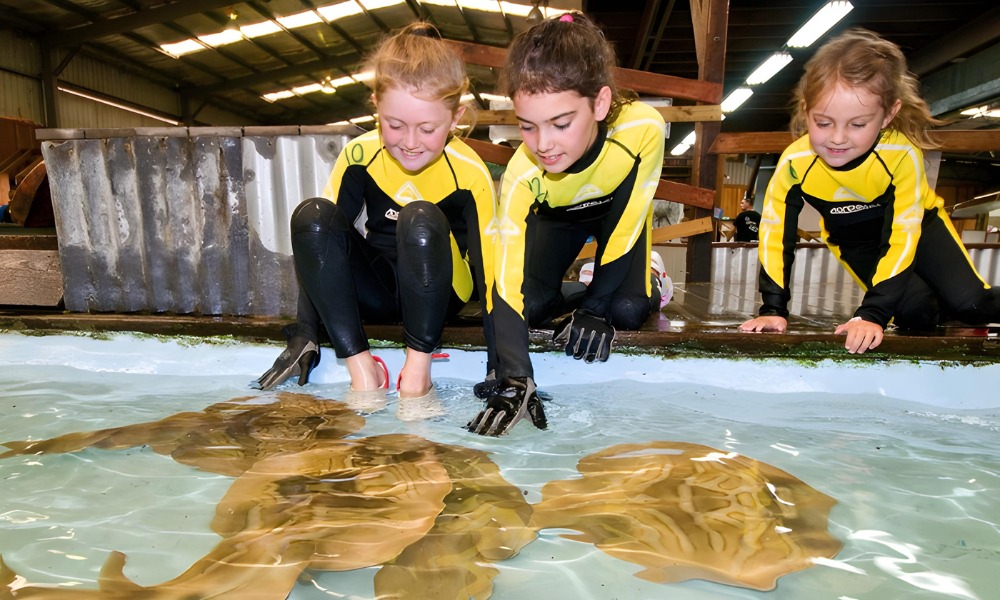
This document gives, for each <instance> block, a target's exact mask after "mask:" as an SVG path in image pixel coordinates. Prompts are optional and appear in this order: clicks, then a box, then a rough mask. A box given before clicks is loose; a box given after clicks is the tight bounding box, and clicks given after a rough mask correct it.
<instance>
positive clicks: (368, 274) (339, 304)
mask: <svg viewBox="0 0 1000 600" xmlns="http://www.w3.org/2000/svg"><path fill="white" fill-rule="evenodd" d="M291 230H292V231H291V233H292V253H293V257H294V260H295V272H296V275H297V276H298V280H299V303H298V311H299V314H298V318H299V322H300V323H306V324H308V325H309V326H311V327H313V328H314V329H315V330H318V328H319V327H320V326H321V324H322V326H325V328H326V331H327V334H328V335H329V337H330V341H331V343H332V345H333V348H334V350H335V351H336V354H337V357H338V358H347V357H349V356H354V355H355V354H358V353H360V352H364V351H365V350H368V349H369V345H368V337H367V336H366V335H365V332H364V327H363V326H362V318H365V319H368V320H373V321H383V322H392V321H398V320H399V314H400V312H399V303H398V294H397V292H396V275H395V269H394V266H393V264H392V262H391V261H389V260H388V259H387V258H386V257H385V256H383V255H382V254H381V253H380V252H378V251H377V250H376V249H374V248H373V247H371V246H370V245H369V244H368V243H367V242H366V241H365V240H364V238H363V237H362V236H361V234H360V233H358V231H357V230H356V229H355V228H354V227H352V226H351V224H350V222H349V221H348V219H347V216H346V215H345V214H344V213H343V211H341V210H340V208H339V207H338V206H337V205H336V204H333V203H332V202H330V201H328V200H326V199H324V198H311V199H309V200H305V201H303V202H302V203H301V204H299V206H298V207H296V209H295V212H293V213H292V218H291Z"/></svg>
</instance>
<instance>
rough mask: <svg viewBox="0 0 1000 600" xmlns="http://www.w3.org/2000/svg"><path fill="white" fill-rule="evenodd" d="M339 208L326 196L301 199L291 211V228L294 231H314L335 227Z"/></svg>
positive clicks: (294, 232) (293, 232)
mask: <svg viewBox="0 0 1000 600" xmlns="http://www.w3.org/2000/svg"><path fill="white" fill-rule="evenodd" d="M339 214H340V209H338V208H337V205H336V204H334V203H333V202H330V201H329V200H327V199H326V198H309V199H308V200H303V201H302V202H300V203H299V205H298V206H296V207H295V210H294V211H293V212H292V218H291V230H292V235H294V234H296V233H306V232H308V233H316V232H320V231H328V230H331V229H335V228H336V227H337V224H338V222H339V221H340V219H338V218H337V217H338V215H339Z"/></svg>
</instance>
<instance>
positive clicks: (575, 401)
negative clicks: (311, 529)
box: [0, 333, 1000, 600]
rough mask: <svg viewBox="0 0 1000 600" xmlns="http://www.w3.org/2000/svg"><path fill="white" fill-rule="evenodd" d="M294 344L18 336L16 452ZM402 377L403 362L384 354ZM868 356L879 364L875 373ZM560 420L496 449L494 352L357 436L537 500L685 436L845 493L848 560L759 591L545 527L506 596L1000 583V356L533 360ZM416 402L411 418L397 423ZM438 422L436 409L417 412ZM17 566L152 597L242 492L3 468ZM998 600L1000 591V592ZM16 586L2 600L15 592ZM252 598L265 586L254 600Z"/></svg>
mask: <svg viewBox="0 0 1000 600" xmlns="http://www.w3.org/2000/svg"><path fill="white" fill-rule="evenodd" d="M278 351H280V349H279V348H276V347H275V346H266V345H252V344H238V343H235V342H232V341H225V340H216V341H214V342H213V343H201V342H199V341H197V340H191V339H157V338H150V337H133V336H109V337H107V338H103V339H94V338H91V337H87V336H66V335H47V336H26V335H21V334H16V333H0V364H3V365H4V367H3V368H2V371H0V389H2V390H3V392H2V400H0V442H4V441H11V440H28V439H31V440H39V439H45V438H51V437H55V436H59V435H62V434H67V433H72V432H85V431H93V430H98V429H102V428H108V427H117V426H124V425H131V424H136V423H144V422H149V421H156V420H158V419H162V418H165V417H168V416H170V415H174V414H176V413H181V412H184V411H201V410H202V409H204V408H206V407H208V406H210V405H213V404H216V403H219V402H223V401H227V400H230V399H232V398H236V397H242V396H247V395H260V394H262V393H261V392H257V391H255V390H251V389H249V387H248V384H249V382H250V381H251V380H252V379H254V378H255V377H256V376H258V375H259V374H260V373H261V372H262V371H263V370H265V369H266V368H267V367H268V366H269V365H270V364H271V362H272V361H273V359H274V358H275V356H276V354H277V353H278ZM378 353H379V354H380V355H381V356H383V357H384V358H385V359H386V362H387V363H388V365H389V368H390V372H391V373H392V374H393V377H394V376H395V373H398V370H399V367H400V366H401V364H402V359H403V355H402V352H401V351H399V350H396V349H386V350H382V351H379V352H378ZM332 358H333V355H332V352H328V353H326V354H325V355H324V360H323V362H322V363H321V365H320V368H319V370H318V371H317V372H316V373H315V375H314V377H313V383H311V384H310V385H309V386H307V387H305V388H298V387H297V386H294V385H290V386H287V387H286V388H285V389H287V390H288V391H303V392H308V393H310V394H315V395H317V396H319V397H323V398H342V397H344V394H345V392H346V388H347V384H346V369H344V368H343V366H342V365H339V364H337V363H336V361H334V360H333V359H332ZM860 365H864V366H860ZM535 366H536V373H537V374H538V380H539V381H538V384H539V386H540V388H541V389H542V390H543V391H544V392H546V393H547V394H548V395H549V396H551V400H550V401H548V402H547V403H546V412H547V415H548V419H549V429H548V430H547V431H544V432H543V431H538V430H536V429H534V428H533V427H532V426H531V425H530V424H529V423H528V422H527V421H525V422H522V423H521V424H520V425H519V426H518V427H516V428H515V430H514V431H513V432H512V433H511V434H510V435H508V436H506V437H504V438H500V439H492V438H482V437H479V436H475V435H472V434H469V433H467V432H466V431H464V429H463V427H462V426H463V425H464V424H465V423H466V422H467V421H468V420H469V419H470V418H471V417H472V416H473V415H474V414H475V413H476V412H477V411H478V408H479V405H480V403H479V401H477V400H475V398H473V397H472V395H471V390H470V386H471V383H472V382H473V381H475V380H476V378H477V377H479V376H480V375H481V374H482V371H483V364H482V355H481V354H480V353H469V352H464V351H451V358H450V359H449V360H447V361H440V362H436V363H435V366H434V370H435V378H436V379H437V381H438V398H439V400H440V404H439V405H436V406H432V407H423V408H421V410H428V409H437V411H438V412H440V414H438V415H437V416H434V417H432V418H428V419H416V420H401V419H400V416H402V417H404V419H411V418H412V417H413V413H412V412H408V411H411V409H412V407H408V406H402V407H401V406H399V404H398V402H397V401H396V398H395V395H394V394H389V396H388V398H387V404H386V406H385V407H384V408H383V409H381V410H377V411H375V412H373V413H371V414H366V415H365V419H366V421H365V424H364V427H363V429H362V430H361V431H359V432H358V433H356V434H355V435H354V437H358V436H377V435H381V434H390V433H408V434H412V435H415V436H420V437H422V438H426V439H429V440H433V441H435V442H440V443H442V444H451V445H455V446H462V447H467V448H472V449H476V450H483V451H486V452H489V453H490V457H491V459H492V460H493V462H495V463H496V464H497V465H498V466H499V468H500V471H501V472H502V474H503V476H504V478H506V480H507V481H508V482H510V483H511V484H513V485H514V486H516V487H517V488H518V489H520V490H521V491H522V492H523V493H524V497H525V499H526V500H527V501H528V502H531V503H536V502H538V501H540V500H541V489H542V486H543V485H544V484H546V483H547V482H550V481H553V480H557V479H571V478H573V477H574V476H576V473H577V471H576V465H577V461H579V460H580V459H581V458H583V457H584V456H586V455H589V454H592V453H595V452H598V451H601V450H603V449H605V448H608V447H610V446H614V445H616V444H621V443H637V442H638V443H642V442H652V441H660V440H663V441H677V442H690V443H695V444H702V445H705V446H710V447H713V448H717V449H719V450H721V451H724V452H736V453H739V454H741V455H743V456H747V457H751V458H753V459H756V460H758V461H761V462H763V463H767V464H769V465H772V466H774V467H776V468H778V469H781V470H783V471H786V472H788V473H790V474H791V475H793V476H795V477H797V478H798V479H800V480H802V481H803V482H805V483H806V484H808V485H810V486H812V487H813V488H815V489H816V490H819V491H821V492H823V493H824V494H827V495H829V496H832V497H833V498H835V499H836V500H837V504H836V505H835V506H834V507H833V509H832V510H831V512H830V522H829V531H830V532H831V533H832V534H833V535H834V536H835V537H836V538H838V539H839V540H840V541H841V542H843V544H844V546H843V549H842V550H841V551H840V552H839V554H837V555H836V557H835V558H833V559H831V560H821V561H818V563H817V564H815V565H814V566H812V567H810V568H807V569H805V570H801V571H797V572H794V573H791V574H788V575H786V576H784V577H781V578H780V579H779V580H778V585H777V588H776V589H775V590H773V591H770V592H759V591H753V590H748V589H744V588H739V587H734V586H728V585H722V584H718V583H711V582H707V581H700V580H693V581H686V582H681V583H669V584H660V583H652V582H648V581H644V580H641V579H639V578H636V577H635V576H634V574H635V573H637V572H638V571H640V570H641V569H640V568H639V567H638V566H637V565H634V564H631V563H629V562H625V561H622V560H618V559H616V558H614V557H612V556H609V555H608V554H606V553H604V552H601V551H600V550H598V549H596V548H595V547H594V545H592V544H588V543H582V542H577V541H572V540H568V539H565V538H564V537H563V536H561V535H560V534H561V533H565V531H560V530H555V529H543V530H542V531H541V532H540V533H539V536H538V538H537V539H536V540H534V541H533V542H531V543H528V544H527V545H526V546H525V547H524V548H523V549H521V551H520V552H519V553H518V554H517V555H516V556H514V557H513V558H510V559H507V560H502V561H498V562H496V563H494V564H493V566H494V567H495V568H497V569H498V570H499V574H498V575H497V576H496V578H495V579H494V580H493V585H494V593H493V596H492V597H493V598H499V599H510V598H518V599H524V598H545V599H546V600H558V599H564V598H565V599H567V600H569V599H572V600H587V599H595V600H597V599H611V598H630V599H635V598H666V597H669V598H680V599H686V598H757V597H764V596H766V597H774V598H810V599H820V598H835V599H851V598H856V599H862V598H865V599H879V600H881V599H885V598H970V599H982V600H986V599H988V598H995V597H996V595H995V594H996V590H997V589H1000V569H997V565H998V564H1000V473H998V470H1000V466H998V465H1000V462H998V458H997V457H998V456H1000V399H997V395H996V382H998V381H1000V365H985V366H954V365H939V364H932V363H915V362H913V363H911V362H892V363H886V362H878V361H876V360H874V359H873V361H872V362H870V363H867V362H866V363H858V362H852V363H849V364H848V363H843V364H838V363H832V362H823V363H820V364H815V365H814V364H804V363H802V362H800V361H779V360H767V361H751V360H724V359H718V360H715V359H662V358H657V357H649V356H621V355H615V356H613V357H612V360H610V361H609V362H608V363H606V364H597V365H583V364H580V363H577V362H576V361H573V360H571V359H568V358H567V357H564V356H561V355H556V354H551V355H550V354H545V355H538V356H536V357H535ZM400 411H402V413H403V414H400ZM418 414H419V411H418ZM0 480H2V481H3V485H2V487H0V554H2V556H3V560H4V562H5V563H6V564H7V566H8V567H10V568H11V569H13V570H14V571H15V572H16V573H17V574H18V575H19V576H21V577H23V578H24V580H26V581H27V582H30V583H32V584H56V585H59V586H62V587H65V588H68V589H76V590H84V589H93V588H96V587H97V583H96V581H97V578H98V573H99V572H100V569H101V565H102V564H103V563H104V561H105V559H107V557H108V555H109V552H111V551H113V550H114V551H119V552H122V553H124V554H125V555H126V556H127V557H128V562H127V564H126V566H125V569H124V573H125V575H126V576H128V577H129V578H130V579H132V580H133V581H135V582H136V583H138V584H140V585H154V584H157V583H159V582H162V581H165V580H168V579H171V578H173V577H175V576H177V575H178V574H180V573H182V572H184V571H185V569H187V568H188V567H190V566H191V565H192V564H193V563H195V562H196V561H197V560H198V559H199V558H200V557H202V556H204V555H205V554H206V553H207V552H209V550H210V549H212V548H213V547H214V546H215V545H216V544H217V543H218V541H219V536H218V535H217V534H216V533H213V531H212V530H211V529H210V527H209V524H210V522H211V520H212V518H213V515H214V513H215V508H216V505H217V504H218V503H219V502H220V499H222V498H223V496H224V495H225V494H226V492H227V490H228V489H229V488H230V486H231V485H232V483H233V478H232V477H227V476H223V475H216V474H213V473H208V472H205V471H203V470H198V469H195V468H193V467H191V466H187V465H185V464H181V463H179V462H176V461H174V460H173V459H172V458H171V457H170V456H164V455H161V454H158V453H156V452H154V451H153V450H152V449H150V448H149V447H148V446H141V445H140V446H136V447H133V448H129V449H120V450H101V449H96V448H88V449H85V450H81V451H79V452H74V453H67V454H46V455H40V456H16V457H10V458H6V459H3V460H0ZM375 571H376V569H375V568H364V569H357V570H353V571H344V572H328V571H323V572H312V573H311V575H310V577H308V578H302V579H300V581H299V583H297V584H296V585H295V587H294V588H293V591H292V594H291V595H290V596H289V598H292V599H293V600H304V599H313V598H372V597H374V591H373V590H374V586H373V578H374V576H375ZM989 590H994V591H993V592H990V591H989ZM0 596H2V594H0ZM246 597H247V598H250V597H252V595H248V596H246Z"/></svg>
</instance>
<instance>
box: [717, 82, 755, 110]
mask: <svg viewBox="0 0 1000 600" xmlns="http://www.w3.org/2000/svg"><path fill="white" fill-rule="evenodd" d="M750 96H753V90H751V89H750V88H748V87H742V86H741V87H738V88H736V89H735V90H733V91H731V92H729V95H728V96H726V99H725V100H723V101H722V112H724V113H731V112H733V111H734V110H736V109H737V108H739V107H740V106H741V105H742V104H743V103H744V102H746V101H747V100H749V99H750Z"/></svg>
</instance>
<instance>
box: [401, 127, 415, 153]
mask: <svg viewBox="0 0 1000 600" xmlns="http://www.w3.org/2000/svg"><path fill="white" fill-rule="evenodd" d="M418 143H419V142H417V132H416V130H414V129H409V130H407V132H406V135H404V136H403V145H404V146H406V148H407V149H408V150H412V149H414V148H416V147H417V144H418Z"/></svg>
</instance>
